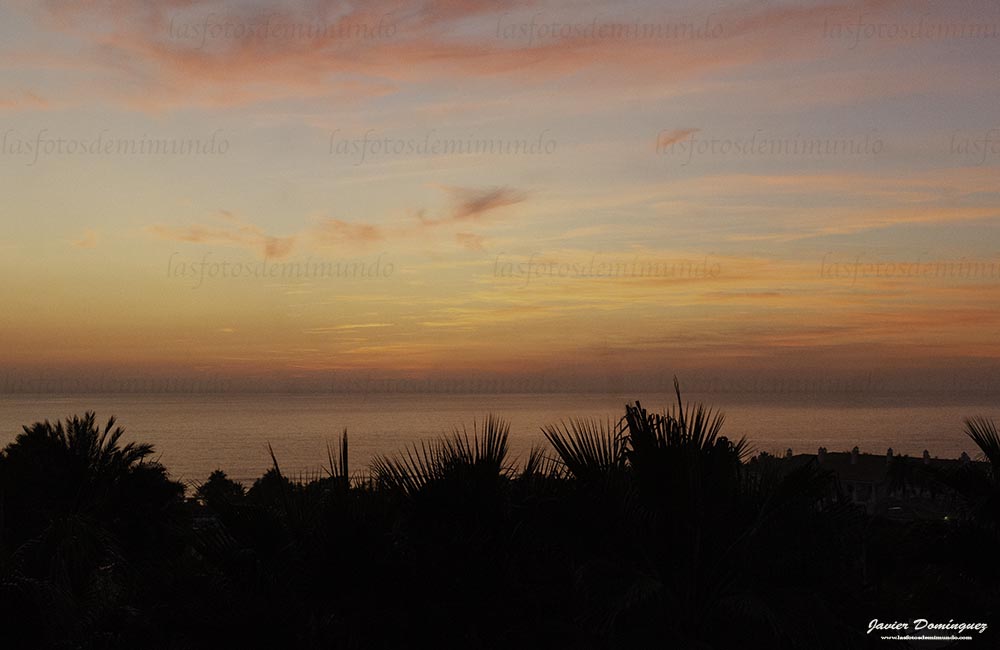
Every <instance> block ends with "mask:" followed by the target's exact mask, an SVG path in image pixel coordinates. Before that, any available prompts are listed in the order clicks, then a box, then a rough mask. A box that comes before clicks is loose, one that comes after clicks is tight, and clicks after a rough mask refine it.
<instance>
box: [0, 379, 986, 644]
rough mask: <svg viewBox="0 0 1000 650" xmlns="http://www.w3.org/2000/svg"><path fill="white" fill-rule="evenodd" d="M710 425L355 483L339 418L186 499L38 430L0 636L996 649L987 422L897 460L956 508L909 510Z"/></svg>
mask: <svg viewBox="0 0 1000 650" xmlns="http://www.w3.org/2000/svg"><path fill="white" fill-rule="evenodd" d="M678 402H680V398H679V395H678ZM721 424H722V421H721V418H718V417H717V416H714V415H713V414H712V413H711V412H709V411H707V410H704V409H702V408H701V407H694V408H686V409H680V408H675V409H674V410H672V411H670V412H668V413H661V414H652V413H647V412H646V411H644V410H643V409H641V407H639V406H638V405H636V406H635V407H629V408H627V410H626V413H625V417H624V418H623V419H622V421H621V422H620V423H607V424H602V423H595V422H589V421H587V422H584V421H580V422H570V423H566V424H565V425H560V426H553V427H548V428H546V430H545V433H546V437H547V438H548V440H549V442H550V446H549V447H547V448H545V449H539V450H536V451H534V452H533V453H532V454H531V455H530V456H529V457H528V458H526V459H522V460H521V461H520V462H518V463H517V464H516V466H515V463H514V461H513V460H512V459H511V458H509V455H508V453H507V435H506V433H507V432H506V425H505V424H504V423H503V422H502V421H500V420H498V419H495V418H492V417H491V418H488V419H487V420H486V421H485V422H483V423H482V425H481V426H479V427H476V428H474V430H472V431H469V432H467V433H466V432H462V433H456V434H455V435H454V436H451V437H448V438H444V439H442V440H440V441H437V442H433V443H429V444H427V445H424V446H421V447H417V448H414V449H411V450H408V451H404V452H403V453H402V454H400V455H399V456H397V457H394V458H381V459H379V460H377V461H376V462H375V463H374V464H373V466H372V467H371V468H370V471H369V472H368V473H367V474H365V477H364V478H358V477H357V476H353V478H352V474H351V472H350V468H349V464H348V450H347V437H346V433H345V435H344V438H343V440H342V441H341V442H340V444H339V445H338V446H337V448H336V449H335V450H331V453H330V458H329V460H328V462H329V467H328V472H327V475H325V476H323V477H318V478H316V480H312V481H309V482H306V483H296V482H291V481H289V480H288V479H287V478H286V477H284V476H283V475H282V474H281V470H280V464H279V461H280V459H278V460H276V461H275V463H274V467H273V468H272V469H271V470H269V471H268V472H267V473H266V474H265V475H264V476H262V477H261V478H260V479H258V480H257V481H256V482H255V483H254V485H253V486H252V487H251V488H250V489H249V490H246V491H245V490H244V488H243V486H241V485H239V484H236V483H234V482H232V481H229V480H228V479H227V478H226V477H225V475H224V474H223V473H222V472H215V473H214V474H213V475H212V476H211V477H210V478H209V480H208V481H207V482H206V483H204V484H202V485H201V486H199V487H198V488H197V490H196V493H195V494H194V498H187V499H186V498H185V490H184V487H183V486H182V485H181V484H179V483H176V482H174V481H171V480H170V478H169V476H168V474H167V472H166V470H165V469H164V468H163V467H162V466H160V465H158V464H156V463H154V462H150V461H149V457H150V455H151V453H152V449H151V448H150V447H149V446H146V445H137V444H128V445H122V444H120V441H119V436H120V430H118V429H115V428H114V424H113V423H109V424H108V426H107V427H105V428H101V427H99V426H98V425H97V424H96V423H95V420H94V417H93V415H92V414H88V415H87V416H85V417H83V418H78V419H73V420H71V421H69V422H67V423H65V425H64V424H62V423H60V424H57V425H50V424H49V423H42V424H35V425H33V426H31V427H26V428H25V432H24V433H22V434H20V435H19V436H18V438H17V440H16V441H15V442H14V443H12V444H11V445H9V446H8V447H7V448H6V449H5V450H4V451H3V452H2V454H0V647H3V648H11V649H13V648H22V647H24V648H94V649H97V648H122V649H124V648H128V649H130V650H131V649H136V648H152V649H161V648H162V649H183V648H393V649H405V648H466V649H468V648H473V649H474V648H503V649H513V648H639V649H645V648H717V649H722V650H728V649H736V648H769V649H770V648H774V649H782V648H807V649H822V648H831V649H833V648H835V649H837V650H841V649H844V648H863V647H873V648H874V647H878V648H894V647H948V646H947V644H946V643H944V644H942V643H941V642H938V644H936V645H922V646H921V645H913V646H908V645H906V644H907V643H908V642H903V641H890V640H881V639H880V638H879V636H880V635H879V633H878V632H873V633H871V634H868V633H867V632H868V630H869V626H870V623H871V621H872V620H873V619H878V620H879V621H882V622H908V621H913V620H914V619H919V618H924V619H928V620H930V621H931V622H935V623H948V621H949V620H953V621H954V622H966V623H970V624H975V623H986V624H987V625H988V628H987V629H986V631H985V632H984V633H979V632H975V631H973V632H971V635H972V637H973V640H972V641H958V642H956V643H955V644H954V647H957V648H978V647H1000V636H998V635H997V634H996V632H997V628H1000V619H998V616H997V615H998V613H1000V544H998V542H1000V534H998V531H1000V528H998V525H1000V440H998V437H997V434H996V429H995V428H994V427H993V425H992V423H990V422H985V421H980V420H974V421H969V422H968V423H967V427H968V431H967V433H968V434H969V435H971V436H972V437H973V438H974V439H975V440H976V442H977V444H979V446H980V447H981V449H982V450H983V452H984V456H985V458H986V462H979V463H967V464H965V465H962V466H960V467H953V468H947V469H941V468H937V467H927V466H925V465H923V464H921V463H919V462H918V461H911V460H910V459H907V458H905V457H904V458H896V459H893V460H892V467H891V471H890V476H891V481H892V484H891V489H892V490H893V491H894V494H897V495H907V494H921V495H924V496H926V495H936V496H935V497H934V498H935V501H934V502H935V503H937V504H939V505H940V504H942V503H945V504H948V505H947V514H946V515H945V516H944V517H939V516H936V515H935V516H933V517H922V518H910V519H907V518H902V519H901V518H898V517H895V518H894V517H889V516H881V515H877V514H868V513H867V512H866V511H865V509H863V508H861V507H859V506H858V505H857V504H855V503H853V502H852V500H851V499H850V498H847V496H846V494H845V492H844V490H843V489H842V485H841V483H840V481H838V478H837V475H836V474H835V473H833V472H831V471H830V470H829V469H828V468H824V467H823V466H822V465H821V464H818V463H816V462H795V463H791V462H786V461H784V460H782V459H777V458H773V457H769V456H767V455H764V454H762V455H759V456H757V457H756V458H753V459H751V458H750V457H749V456H750V454H749V449H748V446H747V443H746V442H745V441H738V442H734V441H731V440H728V439H726V438H725V437H723V436H721V435H720V427H721ZM276 435H279V434H278V433H276ZM941 495H946V496H947V498H946V499H941V498H939V497H940V496H941ZM911 628H912V624H911ZM890 633H891V634H898V633H899V632H890ZM904 633H905V632H904ZM911 633H912V634H920V633H919V632H911ZM924 633H929V634H939V635H941V634H943V635H950V634H954V633H953V632H924ZM965 634H970V632H966V633H965Z"/></svg>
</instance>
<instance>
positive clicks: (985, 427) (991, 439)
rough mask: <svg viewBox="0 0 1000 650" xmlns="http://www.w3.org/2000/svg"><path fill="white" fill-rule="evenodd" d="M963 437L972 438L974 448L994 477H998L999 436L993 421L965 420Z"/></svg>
mask: <svg viewBox="0 0 1000 650" xmlns="http://www.w3.org/2000/svg"><path fill="white" fill-rule="evenodd" d="M965 435H967V436H969V437H970V438H972V441H973V442H975V443H976V446H978V447H979V449H980V450H981V451H982V452H983V457H984V458H985V459H986V460H987V461H989V463H990V468H991V469H992V471H993V476H994V477H1000V434H998V433H997V427H996V424H995V423H994V422H993V420H991V419H989V418H985V417H982V416H977V417H971V418H966V419H965Z"/></svg>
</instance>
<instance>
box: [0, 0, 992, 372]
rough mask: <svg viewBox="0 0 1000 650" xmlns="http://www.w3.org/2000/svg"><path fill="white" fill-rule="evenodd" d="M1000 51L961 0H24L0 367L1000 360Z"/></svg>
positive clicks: (517, 368) (743, 368) (977, 363)
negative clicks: (289, 1)
mask: <svg viewBox="0 0 1000 650" xmlns="http://www.w3.org/2000/svg"><path fill="white" fill-rule="evenodd" d="M997 61H1000V8H998V7H997V5H996V3H994V2H966V1H965V0H959V1H956V2H948V3H931V2H892V1H881V0H880V1H872V2H837V1H824V2H811V1H810V2H806V1H803V2H777V1H773V0H747V1H745V2H740V1H723V2H714V3H713V2H676V3H674V2H672V3H669V5H667V3H654V2H625V3H613V4H612V3H591V2H532V1H527V0H525V1H520V0H519V1H516V2H509V3H505V4H502V5H501V4H499V3H492V2H482V1H480V0H471V1H468V2H459V1H457V0H441V1H426V2H394V1H384V0H371V1H365V2H357V3H348V2H326V1H322V0H315V1H312V2H300V3H294V4H281V3H266V4H265V3H260V4H258V3H251V2H240V3H234V2H201V1H198V0H170V1H153V0H149V1H129V2H125V1H118V0H92V1H83V2H69V1H64V0H47V1H44V2H21V1H18V0H15V1H12V2H7V3H4V4H3V6H2V7H0V123H2V128H0V138H2V141H0V168H2V173H0V196H2V205H3V209H2V215H3V216H2V223H3V227H2V229H0V300H2V304H3V309H2V310H0V340H2V341H3V345H2V346H0V390H3V389H4V387H6V389H14V390H25V386H28V387H29V388H30V387H32V386H34V387H38V388H40V389H45V388H53V389H58V388H59V387H63V388H65V386H66V385H67V383H68V382H69V383H73V385H74V386H76V387H78V388H87V387H90V388H95V387H97V388H99V387H101V386H106V385H115V384H114V382H115V381H119V382H121V381H125V380H126V379H123V378H127V380H128V381H134V382H139V384H138V385H141V382H143V381H147V380H148V381H167V380H170V381H173V382H175V383H174V384H172V385H174V386H175V387H176V386H181V387H182V386H184V385H189V386H197V385H199V384H197V382H198V381H205V380H206V378H211V379H212V380H213V381H222V382H223V384H224V385H226V386H230V387H239V386H245V385H249V384H250V383H254V385H257V386H260V385H267V386H275V387H277V386H290V385H299V384H301V385H317V386H334V385H335V386H341V387H342V386H350V385H353V386H357V385H359V384H357V383H356V382H362V385H376V384H378V382H387V383H386V384H384V385H398V384H393V383H392V382H394V381H396V382H398V381H411V382H420V381H429V382H444V383H446V384H447V383H448V382H452V385H453V386H462V385H466V384H463V382H466V383H468V382H476V381H484V380H489V379H491V378H492V379H497V378H500V379H502V380H503V381H505V382H507V383H506V384H504V385H505V386H508V387H509V386H515V387H516V386H519V385H523V386H527V387H530V386H535V385H537V382H540V381H541V382H543V383H544V385H546V386H550V387H556V388H560V387H561V388H566V389H589V388H601V389H603V388H610V387H615V386H622V385H625V384H624V383H623V382H626V383H628V385H632V384H635V383H639V384H641V383H642V382H647V381H648V382H662V381H664V378H668V377H672V376H673V375H675V374H676V375H678V376H680V377H681V378H682V379H683V378H684V377H701V378H711V377H745V378H751V377H759V376H765V375H766V376H770V377H778V378H780V377H792V378H799V379H800V380H801V379H802V378H816V377H847V378H855V379H856V378H859V377H866V376H870V375H871V373H873V372H874V373H881V374H882V375H885V376H892V377H895V378H897V379H899V380H900V381H904V382H911V383H912V384H913V385H920V384H922V383H926V382H937V383H939V384H940V383H942V382H943V383H945V384H948V385H957V384H956V383H955V382H959V380H961V381H963V382H966V384H962V385H975V384H976V382H981V381H988V380H990V379H989V378H992V377H998V376H1000V373H997V372H996V370H997V369H998V368H1000V363H998V361H1000V345H998V341H1000V337H998V336H997V334H998V330H1000V327H998V326H1000V309H998V305H1000V227H998V226H1000V220H998V214H1000V211H998V186H997V181H998V179H1000V176H998V168H1000V115H998V113H997V106H998V105H1000V102H998V100H1000V86H998V84H997V83H996V79H997V67H998V64H997V63H996V62H997ZM25 382H27V383H25ZM32 382H34V383H32ZM102 382H105V383H103V384H102ZM107 382H110V384H107ZM185 382H189V383H188V384H185ZM225 382H230V383H228V384H227V383H225ZM352 382H355V383H353V384H352ZM363 382H369V383H368V384H363ZM372 382H374V384H373V383H372ZM518 382H522V383H518ZM531 382H536V383H534V384H532V383H531ZM949 382H950V383H949ZM969 382H971V384H969Z"/></svg>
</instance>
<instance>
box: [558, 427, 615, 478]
mask: <svg viewBox="0 0 1000 650" xmlns="http://www.w3.org/2000/svg"><path fill="white" fill-rule="evenodd" d="M542 433H543V434H544V435H545V438H546V439H547V440H548V441H549V443H550V444H551V445H552V447H553V448H554V449H555V450H556V453H557V454H558V455H559V460H560V461H561V462H562V464H563V466H565V468H566V469H567V471H569V473H570V474H572V475H573V476H575V477H576V478H578V479H584V480H589V479H594V478H598V477H601V476H605V475H607V474H609V473H613V472H617V471H620V470H621V469H623V468H624V466H625V441H624V439H623V437H622V428H621V425H620V423H619V424H617V425H615V424H612V423H611V421H610V420H609V421H606V422H600V421H597V420H593V419H570V420H569V421H562V422H560V423H559V424H558V425H549V426H546V427H543V428H542Z"/></svg>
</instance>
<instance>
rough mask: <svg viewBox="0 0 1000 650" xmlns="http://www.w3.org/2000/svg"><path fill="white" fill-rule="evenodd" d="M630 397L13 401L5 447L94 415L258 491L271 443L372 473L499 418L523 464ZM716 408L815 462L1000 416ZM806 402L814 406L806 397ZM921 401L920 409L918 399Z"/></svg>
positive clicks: (734, 400)
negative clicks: (572, 427) (341, 439)
mask: <svg viewBox="0 0 1000 650" xmlns="http://www.w3.org/2000/svg"><path fill="white" fill-rule="evenodd" d="M636 397H637V396H635V395H630V396H619V395H605V394H600V395H580V394H572V395H553V394H546V395H537V394H533V395H509V394H505V395H414V394H395V395H367V396H357V395H316V396H313V395H309V396H304V395H194V396H192V395H106V394H105V395H91V396H87V395H72V396H63V397H56V396H51V395H3V396H0V444H7V443H8V442H10V441H11V440H13V439H14V436H15V435H17V433H19V432H20V431H21V426H22V425H24V424H29V423H32V422H35V421H40V420H45V419H48V420H50V421H54V420H57V419H61V418H65V417H66V416H68V415H72V414H74V413H81V414H82V413H83V412H84V411H86V410H94V411H96V412H97V416H98V420H100V421H105V420H106V419H107V418H108V416H110V415H115V416H117V418H118V422H119V424H120V425H122V426H124V427H125V429H126V438H127V439H134V440H141V441H143V442H150V443H153V444H154V445H155V446H156V450H157V453H158V456H159V460H160V462H162V463H163V464H165V465H166V466H167V468H168V469H169V470H170V473H171V475H172V476H173V477H175V478H177V479H179V480H182V481H185V482H187V483H189V484H190V483H195V482H200V481H203V480H204V479H205V478H207V476H208V474H209V473H210V472H211V471H212V470H214V469H218V468H221V469H224V470H225V471H226V473H227V474H229V476H231V477H233V478H236V479H238V480H241V481H244V482H246V483H248V484H249V483H250V482H252V481H253V479H254V478H256V477H258V476H260V475H261V474H262V473H263V472H264V471H265V470H266V469H267V468H268V467H269V466H270V462H271V461H270V456H269V454H268V451H267V444H268V443H270V444H271V446H272V447H273V448H274V452H275V455H276V456H277V458H278V462H279V463H280V465H281V468H282V471H283V472H285V473H286V474H287V475H289V476H299V477H309V476H313V475H316V474H317V473H319V472H321V469H322V467H323V466H325V464H326V445H327V442H330V443H331V444H333V443H335V442H336V440H337V438H338V436H339V434H340V432H341V431H343V429H344V428H347V430H348V435H349V438H350V450H351V463H352V465H353V467H352V470H360V469H364V468H365V467H366V466H367V464H368V462H369V461H370V460H371V458H372V457H373V456H374V455H376V454H392V453H395V452H397V451H401V450H403V449H404V448H405V447H406V445H408V444H411V443H414V442H417V441H419V440H421V439H426V438H432V437H436V436H439V435H441V434H443V433H450V432H451V431H453V430H454V429H455V428H456V427H459V428H460V427H462V426H463V425H466V426H467V427H468V428H469V429H470V431H471V428H472V425H473V422H474V421H477V420H478V421H480V422H481V421H482V419H483V417H484V416H485V415H486V414H488V413H495V414H498V415H501V416H503V417H505V418H506V419H507V420H508V421H509V422H510V423H511V447H512V450H513V452H514V455H515V456H519V457H521V458H523V457H524V456H525V455H526V454H527V452H528V450H529V449H530V448H531V446H532V445H534V444H541V443H544V438H543V436H542V434H541V431H540V427H542V426H543V425H546V424H554V423H558V422H559V421H560V420H561V419H566V418H570V417H597V418H601V419H606V418H614V419H616V420H617V418H619V417H620V416H621V415H622V414H623V412H624V405H625V403H626V402H628V401H630V400H632V399H635V398H636ZM685 397H686V398H691V399H693V400H698V401H706V402H708V403H711V404H712V405H714V406H716V407H718V408H721V409H722V410H723V411H724V412H725V414H726V424H725V426H724V427H723V432H724V433H725V434H726V435H729V436H730V437H731V438H735V437H739V436H741V435H746V436H747V437H748V438H749V439H750V441H751V443H752V444H753V446H754V447H755V448H756V449H758V450H763V451H770V452H772V453H781V452H783V451H784V450H785V449H787V448H789V447H790V448H792V449H793V450H794V451H795V453H800V452H801V453H807V452H808V453H815V451H816V449H817V448H818V447H819V446H821V445H822V446H826V447H827V448H829V449H830V450H831V451H839V450H848V449H850V448H851V447H853V446H854V445H858V446H859V447H860V448H861V450H862V451H863V452H869V453H878V454H884V453H885V452H886V449H887V448H888V447H892V448H893V449H894V450H895V452H896V453H897V454H902V453H908V454H910V455H915V456H919V455H920V453H921V452H922V451H923V450H924V449H928V450H930V452H931V455H933V456H939V457H952V458H954V457H957V456H958V455H959V454H961V452H962V451H968V452H969V453H970V455H975V452H976V451H977V450H976V449H975V448H974V446H973V445H972V444H971V442H970V441H968V440H967V438H966V437H965V436H964V435H963V433H962V429H963V425H962V418H963V417H966V416H970V415H986V416H989V417H994V418H996V417H997V416H1000V408H997V407H996V406H989V405H978V404H966V405H953V404H952V405H948V404H946V405H938V406H935V405H932V404H929V403H928V404H920V405H913V404H912V403H910V404H905V403H903V401H902V400H892V399H887V400H882V401H881V403H877V404H876V403H859V402H857V401H853V400H852V401H845V402H844V403H841V404H826V405H812V406H807V405H801V404H789V403H760V402H757V403H754V402H753V401H752V400H751V401H748V400H747V399H746V398H745V397H744V398H740V397H726V396H725V395H719V394H713V395H707V396H700V395H690V396H685ZM638 398H639V399H641V400H642V402H643V405H644V406H646V407H647V408H651V409H652V408H655V409H656V410H661V409H662V408H663V407H665V406H668V404H669V401H668V399H669V396H666V395H645V396H642V395H640V396H638ZM801 401H803V402H806V401H809V398H808V397H806V396H803V398H802V400H801ZM910 401H912V400H910Z"/></svg>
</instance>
